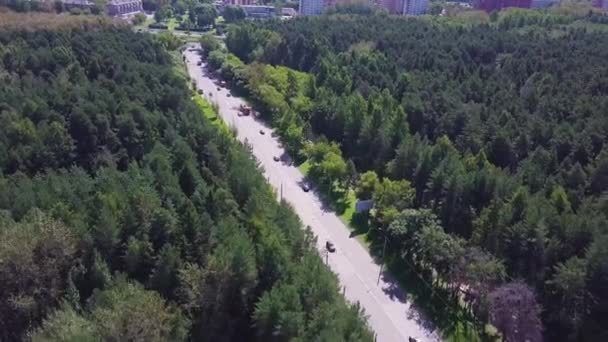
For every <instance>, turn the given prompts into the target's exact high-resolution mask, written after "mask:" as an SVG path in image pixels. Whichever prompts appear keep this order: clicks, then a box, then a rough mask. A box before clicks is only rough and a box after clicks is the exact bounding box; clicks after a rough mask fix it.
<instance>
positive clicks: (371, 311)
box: [184, 45, 441, 342]
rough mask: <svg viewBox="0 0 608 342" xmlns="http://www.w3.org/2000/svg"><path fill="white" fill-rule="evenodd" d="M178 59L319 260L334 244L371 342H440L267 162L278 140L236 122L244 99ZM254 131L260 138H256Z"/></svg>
mask: <svg viewBox="0 0 608 342" xmlns="http://www.w3.org/2000/svg"><path fill="white" fill-rule="evenodd" d="M191 46H192V47H197V48H198V47H199V46H198V45H191ZM184 54H185V55H186V61H187V68H188V73H189V74H190V77H191V78H192V79H193V80H196V83H197V86H198V88H199V89H202V90H203V91H204V94H203V96H205V97H206V98H207V99H208V100H209V101H210V102H215V103H217V104H218V105H219V112H220V115H221V117H222V119H223V120H224V122H226V123H227V124H228V125H229V126H233V127H235V128H236V130H237V137H238V139H239V140H240V141H245V140H246V141H247V142H248V143H249V144H250V145H251V146H252V147H253V154H254V155H255V157H256V158H257V159H258V160H259V162H260V163H261V165H262V167H263V169H264V173H265V175H266V176H267V177H268V181H269V183H270V184H271V185H272V186H273V187H274V188H276V189H277V194H280V193H281V192H282V195H283V199H285V200H286V201H287V202H289V203H291V204H292V205H293V207H294V209H295V211H296V213H297V214H298V215H299V217H300V219H301V220H302V222H303V223H304V224H305V225H309V226H310V227H311V228H312V231H313V232H314V234H315V235H316V236H317V238H318V246H317V247H318V249H319V253H320V254H321V255H322V257H323V258H325V257H326V252H325V242H326V241H327V240H330V241H332V242H333V243H334V245H335V247H336V252H335V253H330V254H329V255H328V258H327V259H328V263H329V267H330V268H331V270H332V271H333V272H335V273H336V274H337V275H338V278H339V280H340V285H341V286H343V289H344V291H345V297H346V298H347V299H348V300H349V301H351V302H353V303H355V302H359V303H360V304H361V306H362V307H363V309H364V310H365V314H366V315H367V316H368V321H369V323H370V326H371V327H372V329H373V330H374V332H375V333H376V334H377V341H381V342H384V341H408V337H410V336H411V337H415V338H417V339H418V341H420V342H422V341H440V340H441V339H440V337H439V336H438V334H437V333H436V332H433V331H432V327H430V326H429V323H428V322H427V321H426V320H425V319H424V318H423V317H421V316H420V314H419V312H418V311H417V310H416V309H415V308H414V307H412V305H411V304H412V303H411V301H409V300H407V296H406V294H405V293H404V292H403V291H402V290H401V289H400V288H399V286H398V284H397V283H396V282H394V281H393V279H392V277H391V276H390V275H389V274H387V273H386V272H383V274H382V275H381V276H380V280H379V281H378V276H379V273H380V265H379V264H376V263H375V262H374V260H373V259H372V257H371V256H370V255H369V254H368V252H367V250H366V249H365V248H364V247H363V246H362V245H361V244H360V243H359V242H358V241H357V240H356V239H355V238H351V237H350V230H349V228H348V227H346V226H345V225H344V223H343V222H342V221H341V220H340V219H339V218H338V217H337V216H336V215H335V214H334V213H333V212H329V211H327V210H326V209H324V207H323V205H322V203H321V202H320V200H319V198H317V197H316V196H315V194H314V193H313V191H310V192H304V191H303V190H302V189H301V187H300V184H301V182H302V181H303V176H302V174H301V173H300V171H299V170H298V169H297V168H296V167H295V166H290V165H288V164H286V163H283V162H281V161H279V162H276V161H274V159H273V157H274V156H281V155H283V153H284V151H283V149H282V148H281V147H280V143H279V141H278V140H277V139H276V138H273V137H271V132H272V130H271V129H270V128H269V127H267V126H266V125H265V124H264V123H263V122H261V121H258V120H256V119H254V118H253V117H252V116H242V117H239V116H238V115H237V113H238V109H237V108H238V107H239V105H240V104H246V103H245V102H244V100H242V99H240V98H236V97H232V96H230V97H229V96H228V92H229V91H228V89H226V88H220V90H219V91H218V90H217V87H218V86H217V85H216V84H215V83H214V80H213V79H211V78H209V77H208V76H207V75H206V72H205V70H204V67H205V64H204V63H203V64H202V65H201V66H197V65H196V63H197V62H198V61H200V56H199V55H198V53H197V52H195V51H190V49H187V50H186V51H185V52H184ZM210 94H212V95H210ZM260 130H263V131H264V132H265V134H264V135H262V134H260ZM281 189H282V190H281Z"/></svg>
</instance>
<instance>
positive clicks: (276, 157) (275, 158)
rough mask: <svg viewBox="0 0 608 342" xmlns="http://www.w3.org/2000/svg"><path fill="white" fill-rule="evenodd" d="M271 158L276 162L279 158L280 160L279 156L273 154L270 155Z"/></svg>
mask: <svg viewBox="0 0 608 342" xmlns="http://www.w3.org/2000/svg"><path fill="white" fill-rule="evenodd" d="M272 159H273V160H274V161H276V162H278V161H279V160H281V158H279V157H278V156H274V157H272Z"/></svg>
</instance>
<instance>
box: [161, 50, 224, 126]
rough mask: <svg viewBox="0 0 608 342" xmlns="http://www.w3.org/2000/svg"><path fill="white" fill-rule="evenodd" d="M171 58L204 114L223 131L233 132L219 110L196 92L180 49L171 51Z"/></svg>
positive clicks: (178, 74) (175, 70)
mask: <svg viewBox="0 0 608 342" xmlns="http://www.w3.org/2000/svg"><path fill="white" fill-rule="evenodd" d="M169 54H170V55H171V58H172V59H173V70H174V72H175V74H176V75H177V76H179V77H180V78H182V79H183V80H184V82H188V88H190V89H191V93H192V100H193V101H194V103H196V104H197V105H198V107H199V109H200V110H201V112H202V113H203V115H204V116H205V117H206V118H207V119H208V120H209V121H210V122H211V123H212V124H213V125H214V126H216V127H218V128H219V129H220V131H221V132H223V133H226V134H231V133H232V132H231V130H230V128H229V127H228V126H227V125H226V123H225V122H224V121H223V120H222V119H221V118H219V117H218V115H217V112H216V111H215V109H213V106H212V105H211V104H210V103H209V102H208V101H207V100H206V99H205V98H204V97H203V96H201V95H200V94H198V93H196V92H195V91H194V90H192V84H191V83H190V77H189V76H188V71H187V70H186V65H185V64H184V60H183V59H182V55H181V53H179V51H171V52H169Z"/></svg>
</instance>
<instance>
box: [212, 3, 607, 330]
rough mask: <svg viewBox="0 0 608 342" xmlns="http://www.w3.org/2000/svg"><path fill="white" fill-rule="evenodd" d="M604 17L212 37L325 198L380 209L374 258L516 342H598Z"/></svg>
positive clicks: (373, 25)
mask: <svg viewBox="0 0 608 342" xmlns="http://www.w3.org/2000/svg"><path fill="white" fill-rule="evenodd" d="M338 12H339V11H338ZM606 22H607V21H606V17H605V16H602V15H600V14H596V13H592V12H585V13H584V14H568V13H565V14H564V13H557V12H552V13H549V12H540V11H525V10H509V11H503V12H501V13H500V14H498V15H497V14H493V15H492V16H490V17H489V19H488V20H485V21H481V22H477V21H471V22H467V21H466V20H462V19H458V18H439V17H426V18H422V19H415V18H401V17H394V16H387V15H384V14H369V13H368V14H367V15H352V14H341V13H337V14H335V15H324V16H320V17H314V18H313V17H305V18H298V19H295V20H289V21H270V22H256V23H251V22H244V23H239V24H237V25H232V26H231V27H230V28H229V31H228V36H227V38H226V41H225V45H226V47H225V48H224V47H222V45H221V44H218V43H217V42H215V41H214V40H213V38H212V37H210V36H206V37H203V38H202V40H201V43H202V45H203V47H204V48H205V49H206V53H208V60H209V63H210V65H211V66H212V67H214V68H216V69H217V70H218V72H219V73H220V74H221V75H222V76H223V77H224V78H226V79H228V80H230V81H231V82H232V84H233V87H235V88H238V89H241V90H242V91H244V92H246V93H248V94H249V95H250V97H251V99H252V100H253V101H254V102H255V103H256V105H257V106H258V107H259V108H261V113H262V114H263V115H265V117H266V119H267V120H269V121H270V122H271V123H272V124H273V125H274V126H275V127H277V129H278V131H279V133H280V135H281V138H282V140H283V143H284V145H285V146H286V148H287V149H288V150H289V151H290V153H291V154H292V156H294V157H296V158H297V159H299V160H300V162H303V161H306V163H307V164H308V165H309V167H310V170H309V173H308V175H309V177H310V178H312V179H313V180H314V181H315V183H316V184H317V186H318V187H319V189H320V190H321V191H322V192H324V193H326V194H329V196H328V197H332V196H333V195H336V194H338V196H339V195H340V194H344V193H347V192H348V190H345V189H353V190H354V191H355V192H356V196H357V198H358V199H360V200H366V199H373V200H374V205H375V207H374V209H372V210H371V211H370V213H369V214H368V215H367V216H364V217H363V218H361V217H359V218H358V219H359V220H360V219H363V220H364V221H366V222H365V224H366V225H367V228H366V229H367V231H366V232H365V233H366V235H367V239H368V240H370V243H371V246H372V249H373V248H374V246H380V248H379V249H380V250H381V249H382V244H383V243H384V241H385V240H386V241H387V242H388V249H387V254H388V256H387V258H386V259H389V260H398V261H400V263H398V266H397V267H402V268H408V269H411V270H413V271H414V272H415V273H416V274H418V275H420V277H421V278H423V279H424V281H425V283H430V284H432V286H433V287H434V288H435V290H434V291H435V292H433V293H437V292H441V291H446V292H447V293H448V297H449V298H450V299H451V301H452V303H455V305H459V306H460V305H463V306H464V308H465V310H466V311H467V312H469V313H470V314H471V315H472V316H474V317H475V318H474V319H475V320H476V321H477V322H478V324H480V325H481V326H484V325H485V324H486V323H491V324H492V325H493V326H494V327H495V328H496V329H497V330H498V332H499V333H500V334H501V335H502V338H503V340H505V341H524V340H527V341H540V340H543V339H544V340H547V341H605V340H608V328H607V327H608V320H607V317H608V245H607V242H608V195H607V194H608V144H607V143H606V141H607V137H608V116H607V112H606V110H607V108H608V64H606V63H605V61H606V60H608V36H607V35H606V34H605V32H606V31H605V30H606V27H605V26H604V25H606ZM334 197H335V196H334ZM353 224H354V223H353ZM463 302H464V304H458V303H463Z"/></svg>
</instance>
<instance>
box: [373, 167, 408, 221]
mask: <svg viewBox="0 0 608 342" xmlns="http://www.w3.org/2000/svg"><path fill="white" fill-rule="evenodd" d="M415 192H416V191H415V190H414V189H413V188H412V187H411V185H410V182H408V181H406V180H398V181H394V180H391V179H389V178H384V179H382V181H381V182H379V183H378V184H377V186H376V188H375V191H374V193H373V199H374V207H375V208H376V213H377V214H376V218H377V219H378V221H379V222H381V223H382V224H389V223H390V222H392V221H393V220H394V219H395V218H396V216H397V215H398V214H399V212H401V211H402V210H404V209H406V208H408V207H410V206H411V205H412V201H413V199H414V194H415Z"/></svg>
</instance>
